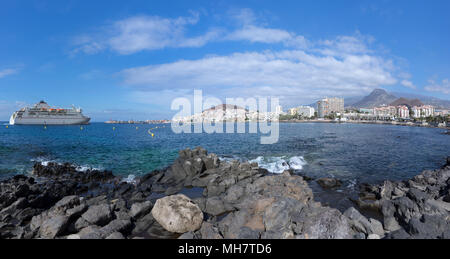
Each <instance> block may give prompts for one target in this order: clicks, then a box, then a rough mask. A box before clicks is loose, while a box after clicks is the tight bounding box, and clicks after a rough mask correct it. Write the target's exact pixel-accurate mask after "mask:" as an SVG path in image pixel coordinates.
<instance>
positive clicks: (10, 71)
mask: <svg viewBox="0 0 450 259" xmlns="http://www.w3.org/2000/svg"><path fill="white" fill-rule="evenodd" d="M18 72H19V69H15V68H6V69H3V70H0V78H3V77H6V76H9V75H14V74H17V73H18Z"/></svg>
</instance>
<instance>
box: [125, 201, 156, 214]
mask: <svg viewBox="0 0 450 259" xmlns="http://www.w3.org/2000/svg"><path fill="white" fill-rule="evenodd" d="M152 206H153V204H152V202H151V201H145V202H140V203H134V204H133V205H131V209H130V213H129V214H130V216H131V217H133V218H138V217H140V216H143V215H145V214H147V213H148V212H150V210H151V209H152Z"/></svg>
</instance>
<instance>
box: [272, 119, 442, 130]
mask: <svg viewBox="0 0 450 259" xmlns="http://www.w3.org/2000/svg"><path fill="white" fill-rule="evenodd" d="M279 122H280V123H337V124H345V123H350V124H373V125H394V126H409V127H422V128H438V129H444V130H445V129H446V130H450V126H446V127H439V126H434V125H422V124H417V123H407V122H395V121H394V122H390V121H352V120H349V121H333V120H280V121H279Z"/></svg>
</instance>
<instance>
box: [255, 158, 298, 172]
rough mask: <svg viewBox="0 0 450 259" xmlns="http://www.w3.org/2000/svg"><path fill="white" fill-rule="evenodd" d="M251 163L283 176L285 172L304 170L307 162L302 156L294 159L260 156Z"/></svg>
mask: <svg viewBox="0 0 450 259" xmlns="http://www.w3.org/2000/svg"><path fill="white" fill-rule="evenodd" d="M249 162H251V163H253V162H256V163H258V166H259V167H261V168H264V169H267V170H268V171H269V172H271V173H274V174H281V173H283V172H284V171H285V170H289V169H293V170H302V169H303V166H304V165H306V161H305V159H304V158H303V157H302V156H292V157H286V156H282V157H263V156H259V157H257V158H255V159H253V160H250V161H249Z"/></svg>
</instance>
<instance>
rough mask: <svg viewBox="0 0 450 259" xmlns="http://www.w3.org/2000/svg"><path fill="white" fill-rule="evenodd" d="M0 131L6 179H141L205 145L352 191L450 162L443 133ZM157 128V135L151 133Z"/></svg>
mask: <svg viewBox="0 0 450 259" xmlns="http://www.w3.org/2000/svg"><path fill="white" fill-rule="evenodd" d="M0 126H1V127H0V178H4V177H6V176H9V175H13V174H17V173H27V172H29V171H30V170H31V168H32V165H33V164H34V162H35V161H57V162H71V163H75V164H77V165H79V166H83V167H92V168H100V169H108V170H112V171H113V172H114V173H115V174H118V175H123V176H128V175H129V174H133V175H140V174H144V173H147V172H150V171H152V170H154V169H157V168H163V167H165V166H167V165H169V164H170V163H171V162H172V161H173V160H174V159H175V158H176V157H177V155H178V150H180V149H184V148H187V147H191V148H193V147H196V146H203V147H205V148H206V149H207V150H208V151H209V152H214V153H216V154H218V155H220V156H221V157H223V158H236V159H242V160H255V159H256V160H255V161H259V162H260V163H261V164H263V166H265V167H266V168H268V169H269V170H272V171H274V170H275V171H276V169H278V170H279V169H280V166H281V168H282V167H283V162H284V161H286V162H289V161H291V164H293V162H295V161H297V164H296V167H295V168H296V169H299V171H301V172H302V173H303V174H306V175H309V176H313V177H323V176H333V177H337V178H340V179H342V180H344V181H346V182H347V183H348V184H349V185H351V184H355V183H358V182H379V181H382V180H384V179H391V180H400V179H407V178H410V177H412V176H414V175H416V174H418V173H420V172H421V171H423V170H425V169H435V168H439V167H440V166H441V165H442V164H443V163H444V160H445V158H446V157H447V156H450V136H448V135H443V134H441V133H442V132H443V131H444V130H442V129H433V128H419V127H404V126H392V125H360V124H327V123H297V124H296V123H281V124H280V139H279V141H278V143H276V144H273V145H261V144H259V141H260V135H258V134H237V133H236V134H206V133H203V134H175V133H173V132H172V130H171V128H170V125H169V124H167V125H165V127H162V126H164V125H123V124H122V125H111V124H103V123H93V124H91V125H87V126H83V129H82V130H81V128H80V126H53V127H52V126H47V128H46V129H45V128H44V127H43V126H9V127H8V128H7V127H6V125H4V124H0ZM136 126H138V127H139V128H138V129H136ZM155 126H160V127H159V128H158V129H153V130H152V131H151V132H153V133H154V134H155V136H154V137H152V136H151V135H150V134H149V133H148V130H149V129H150V128H154V127H155ZM113 127H115V130H113ZM258 157H259V158H258Z"/></svg>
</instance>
